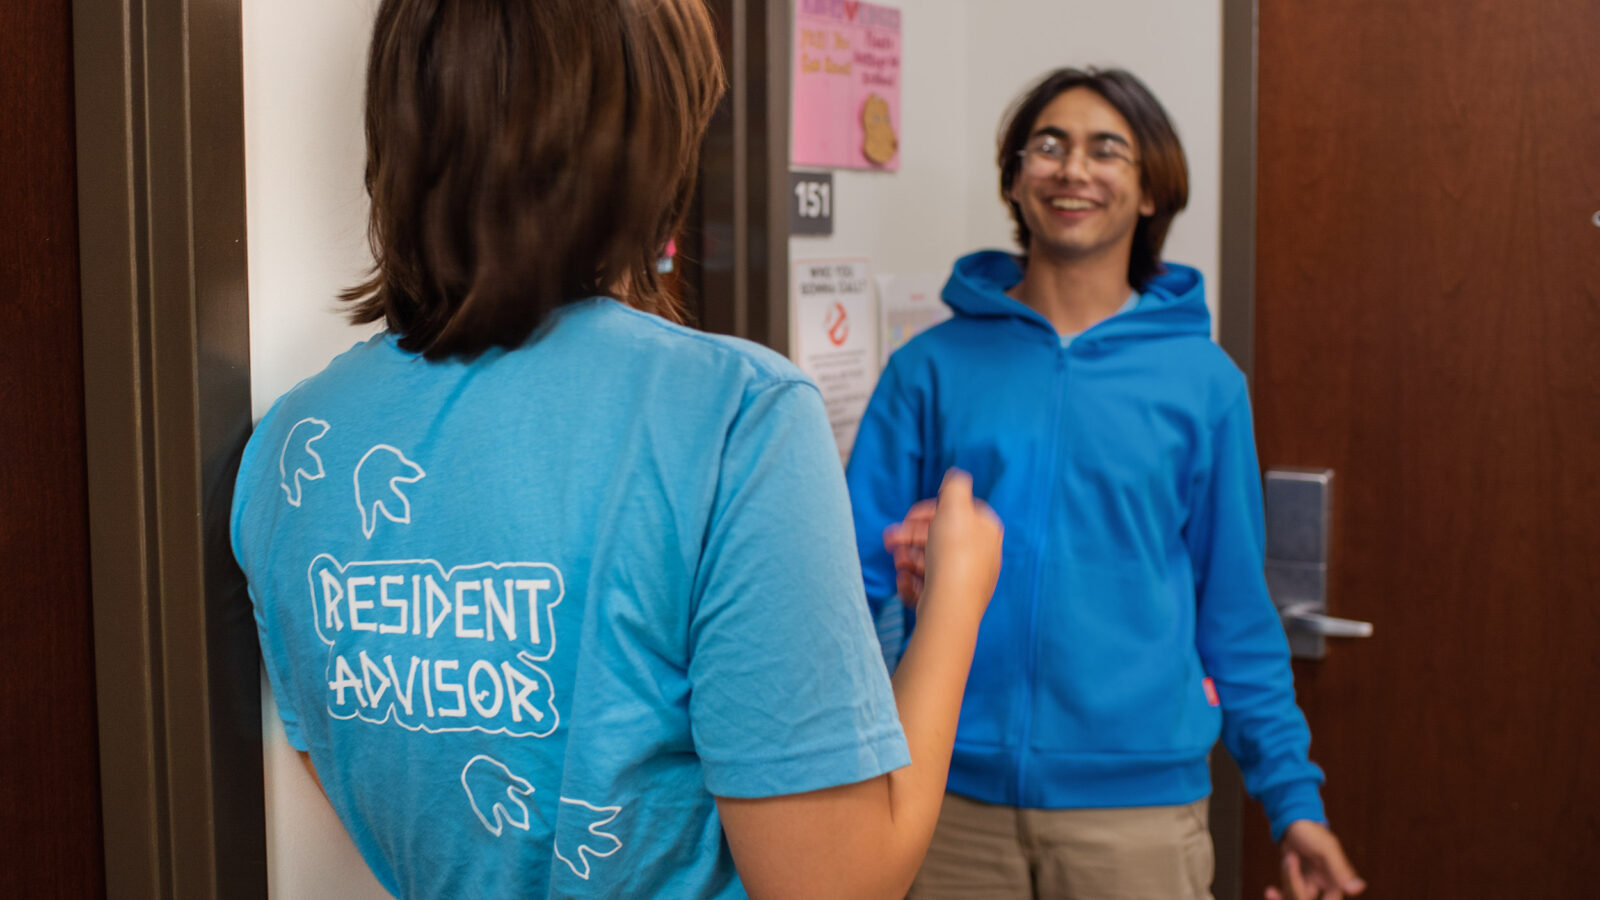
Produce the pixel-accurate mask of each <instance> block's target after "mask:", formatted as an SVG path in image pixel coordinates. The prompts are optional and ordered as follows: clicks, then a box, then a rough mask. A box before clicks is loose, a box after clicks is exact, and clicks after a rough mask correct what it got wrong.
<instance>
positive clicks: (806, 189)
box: [789, 172, 833, 237]
mask: <svg viewBox="0 0 1600 900" xmlns="http://www.w3.org/2000/svg"><path fill="white" fill-rule="evenodd" d="M789 233H790V234H800V235H807V236H812V237H815V236H818V235H824V236H825V235H830V234H833V173H832V172H790V173H789Z"/></svg>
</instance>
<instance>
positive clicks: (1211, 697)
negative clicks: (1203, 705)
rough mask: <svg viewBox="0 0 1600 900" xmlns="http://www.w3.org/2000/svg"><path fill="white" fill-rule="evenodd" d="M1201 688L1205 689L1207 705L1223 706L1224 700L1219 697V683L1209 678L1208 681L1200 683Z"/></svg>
mask: <svg viewBox="0 0 1600 900" xmlns="http://www.w3.org/2000/svg"><path fill="white" fill-rule="evenodd" d="M1200 686H1201V687H1203V688H1205V691H1206V702H1207V703H1209V704H1211V705H1212V706H1221V705H1222V698H1221V697H1218V696H1217V683H1216V682H1215V681H1212V680H1211V679H1210V678H1207V679H1206V680H1204V681H1202V682H1200Z"/></svg>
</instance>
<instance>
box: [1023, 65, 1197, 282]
mask: <svg viewBox="0 0 1600 900" xmlns="http://www.w3.org/2000/svg"><path fill="white" fill-rule="evenodd" d="M1079 87H1082V88H1088V89H1089V90H1091V91H1094V92H1095V93H1096V94H1099V95H1100V96H1101V97H1103V98H1105V101H1106V102H1107V103H1109V104H1111V106H1112V108H1113V109H1115V110H1116V111H1117V112H1118V113H1120V114H1121V115H1122V117H1123V118H1124V119H1126V120H1128V126H1129V127H1130V128H1132V129H1133V135H1134V137H1135V138H1136V139H1137V140H1138V142H1139V148H1138V150H1139V186H1140V187H1141V188H1143V190H1144V193H1145V196H1146V197H1149V198H1150V201H1151V203H1152V204H1153V205H1154V206H1155V213H1154V214H1153V215H1149V216H1140V217H1139V224H1138V225H1137V226H1135V228H1134V232H1133V252H1132V255H1131V256H1130V257H1129V259H1128V283H1129V284H1131V285H1133V286H1134V287H1135V288H1137V289H1139V290H1141V291H1142V290H1144V289H1145V287H1146V286H1147V285H1148V284H1149V283H1150V279H1151V278H1154V277H1155V276H1156V275H1157V274H1158V273H1160V271H1161V245H1162V244H1164V243H1166V240H1167V229H1169V228H1170V227H1172V219H1173V217H1174V216H1176V215H1177V214H1178V213H1179V211H1181V210H1182V209H1183V208H1184V206H1186V205H1187V204H1188V202H1189V163H1188V161H1187V160H1186V159H1185V157H1184V155H1183V144H1182V143H1180V142H1179V141H1178V132H1177V131H1176V130H1175V129H1174V128H1173V127H1172V121H1171V120H1170V119H1168V118H1167V111H1166V110H1165V109H1163V108H1162V107H1161V102H1160V101H1158V100H1157V99H1156V98H1155V95H1154V94H1152V93H1150V89H1149V88H1147V87H1145V86H1144V82H1142V81H1140V80H1139V79H1137V78H1135V77H1134V76H1133V75H1132V74H1130V73H1128V72H1125V71H1123V70H1122V69H1094V68H1090V69H1057V70H1056V71H1054V72H1051V73H1050V74H1048V75H1046V76H1045V77H1044V78H1042V79H1040V80H1039V82H1038V83H1037V84H1035V85H1034V86H1033V87H1031V88H1029V89H1028V90H1027V91H1025V92H1024V93H1023V94H1022V95H1021V96H1020V97H1018V98H1017V99H1016V100H1015V101H1013V102H1012V104H1011V109H1010V110H1008V111H1007V112H1006V116H1005V119H1004V121H1003V122H1002V123H1001V125H1000V137H999V142H998V143H999V146H1000V152H999V159H998V161H999V163H1000V199H1001V200H1003V201H1004V202H1005V203H1006V205H1007V207H1009V208H1010V210H1011V220H1012V221H1013V222H1015V223H1016V226H1017V230H1016V237H1017V244H1018V245H1020V246H1021V247H1022V252H1023V255H1024V256H1026V255H1027V253H1028V245H1029V243H1030V242H1031V241H1032V239H1033V233H1032V232H1031V231H1030V230H1029V229H1028V224H1027V223H1026V222H1025V221H1023V219H1022V210H1021V209H1019V208H1018V207H1017V204H1016V202H1015V201H1013V200H1012V199H1011V186H1012V184H1014V183H1015V182H1016V180H1017V173H1018V172H1019V171H1021V169H1022V157H1021V156H1019V155H1018V151H1020V150H1022V148H1023V146H1024V145H1026V144H1027V143H1028V136H1029V134H1030V133H1031V132H1032V130H1033V123H1034V122H1035V121H1037V120H1038V118H1039V114H1040V113H1042V112H1044V108H1045V107H1046V106H1049V105H1050V101H1052V100H1054V99H1055V98H1056V97H1058V96H1060V95H1061V94H1064V93H1066V92H1067V91H1070V90H1072V89H1073V88H1079Z"/></svg>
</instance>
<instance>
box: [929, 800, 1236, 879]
mask: <svg viewBox="0 0 1600 900" xmlns="http://www.w3.org/2000/svg"><path fill="white" fill-rule="evenodd" d="M1209 807H1210V801H1209V799H1201V800H1196V801H1195V802H1193V803H1187V804H1184V805H1182V806H1143V807H1130V808H1127V809H1017V808H1016V807H1012V806H995V805H992V804H989V803H979V802H978V801H976V800H969V799H967V798H966V797H961V796H958V795H956V794H945V797H944V807H943V809H942V810H941V811H940V813H939V826H938V828H937V829H936V830H935V831H934V834H933V845H932V846H931V847H929V848H928V858H927V860H925V861H924V862H923V864H922V871H920V872H919V873H918V874H917V880H916V882H915V883H914V884H912V886H911V893H910V894H908V895H907V897H908V898H909V900H956V898H962V900H965V898H981V900H1032V898H1041V900H1057V898H1060V900H1211V877H1212V874H1213V869H1214V867H1215V861H1214V858H1213V856H1212V850H1211V832H1210V830H1209V828H1208V826H1207V811H1208V809H1209Z"/></svg>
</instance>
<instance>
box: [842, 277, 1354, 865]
mask: <svg viewBox="0 0 1600 900" xmlns="http://www.w3.org/2000/svg"><path fill="white" fill-rule="evenodd" d="M1021 279H1022V270H1021V268H1020V267H1019V265H1018V263H1017V261H1016V259H1014V258H1013V257H1011V256H1009V255H1007V254H1004V253H999V252H994V251H989V252H983V253H976V254H973V255H971V256H968V257H965V258H964V259H962V260H960V261H959V262H957V264H956V267H955V272H954V274H952V275H951V277H950V281H949V283H948V284H947V285H946V286H945V289H944V299H945V302H946V303H948V304H949V305H950V306H951V307H952V308H953V309H954V310H955V313H956V315H955V317H954V318H952V319H950V320H948V321H946V322H944V323H942V324H940V325H938V326H936V327H934V328H931V329H929V330H928V331H926V332H924V333H923V334H921V335H919V336H918V337H917V338H915V339H914V340H912V341H911V342H910V343H908V344H907V345H906V346H905V347H903V348H901V349H900V350H899V351H898V352H896V353H895V354H894V355H893V357H892V358H891V359H890V360H889V364H888V367H887V368H886V369H885V371H884V373H883V377H882V379H881V380H880V381H879V383H878V387H877V389H876V390H875V391H874V393H873V396H872V401H871V403H870V404H869V405H868V407H867V411H866V414H865V416H864V417H863V419H862V422H861V429H860V432H859V433H858V435H857V437H856V442H855V447H854V450H853V452H852V454H851V457H850V466H849V483H850V496H851V501H852V504H853V506H854V509H855V525H856V537H857V543H858V545H859V550H860V553H861V559H862V569H863V573H864V577H865V581H866V588H867V595H868V597H869V598H871V602H872V603H873V605H874V613H875V614H876V613H881V612H883V611H884V607H885V605H886V604H891V603H894V599H893V598H894V596H895V574H894V563H893V561H892V559H891V558H890V556H889V554H888V553H887V552H885V551H884V549H883V538H882V534H883V529H884V528H885V526H887V525H890V524H892V523H894V522H898V521H900V519H901V518H903V517H904V515H905V513H906V510H907V509H908V508H909V507H910V506H911V505H912V504H913V503H914V502H916V501H917V500H920V499H922V498H925V497H932V496H934V495H935V494H936V493H937V491H938V487H939V482H940V480H941V479H942V477H943V475H944V472H945V470H946V469H948V468H950V467H951V466H959V467H960V468H962V469H965V470H966V471H968V472H970V473H972V478H973V490H974V493H975V494H976V495H977V496H979V497H982V498H984V499H985V500H987V501H988V502H989V504H990V505H991V506H993V507H994V509H995V510H996V512H998V513H999V515H1000V518H1001V520H1002V521H1003V522H1004V523H1005V526H1006V539H1005V551H1004V558H1003V564H1002V567H1001V572H1000V583H999V587H998V588H997V589H996V590H995V594H994V600H993V601H992V602H991V603H990V605H989V609H988V612H987V613H986V614H985V616H984V619H983V624H982V626H981V628H980V630H979V634H978V646H977V653H976V656H975V658H974V660H973V665H972V674H971V676H970V678H969V679H968V682H967V693H966V697H965V698H964V700H963V701H962V706H961V724H960V727H959V729H958V730H957V733H956V745H955V755H954V759H953V760H952V763H951V767H950V782H949V787H950V790H952V791H954V792H955V793H958V794H962V795H965V796H968V797H972V798H975V799H978V800H982V801H986V802H989V803H1001V804H1007V805H1011V806H1021V807H1028V808H1044V809H1070V808H1096V807H1101V808H1104V807H1129V806H1151V805H1161V804H1179V803H1188V802H1192V801H1194V800H1198V799H1199V798H1201V797H1204V796H1206V795H1208V794H1209V793H1210V790H1211V782H1210V770H1209V767H1208V765H1207V762H1206V754H1207V752H1208V751H1210V749H1211V747H1212V746H1213V745H1214V744H1215V742H1216V740H1217V735H1218V731H1219V729H1220V731H1221V734H1222V738H1223V740H1224V742H1225V743H1226V744H1227V747H1228V749H1229V751H1231V752H1232V754H1233V756H1234V758H1235V759H1236V760H1237V761H1238V762H1239V764H1240V767H1241V768H1242V769H1243V771H1244V776H1245V786H1246V788H1247V789H1248V790H1249V792H1250V793H1251V795H1253V796H1255V797H1256V798H1257V799H1259V800H1260V801H1261V802H1262V803H1263V805H1265V807H1266V810H1267V815H1268V816H1269V817H1270V819H1271V821H1272V832H1273V837H1274V838H1279V837H1281V836H1282V834H1283V831H1284V829H1286V828H1287V827H1288V825H1289V823H1291V822H1293V821H1295V820H1297V819H1312V820H1316V821H1322V820H1323V808H1322V800H1321V797H1320V794H1319V791H1318V786H1319V785H1320V784H1321V782H1322V772H1321V770H1319V769H1318V768H1317V767H1316V766H1315V765H1313V764H1312V763H1311V762H1310V760H1309V759H1308V758H1307V750H1308V747H1309V744H1310V740H1311V736H1310V732H1309V730H1308V729H1307V727H1306V722H1305V717H1304V716H1302V715H1301V713H1300V710H1299V708H1298V707H1297V706H1296V705H1295V700H1294V684H1293V677H1292V674H1291V671H1290V668H1289V649H1288V642H1287V640H1286V639H1285V637H1284V633H1283V627H1282V625H1280V624H1279V620H1278V616H1277V613H1276V612H1275V611H1274V609H1273V606H1272V602H1271V600H1270V599H1269V598H1268V596H1267V590H1266V583H1265V580H1264V577H1263V574H1262V570H1263V534H1262V531H1263V529H1262V517H1261V481H1260V477H1261V476H1260V469H1259V468H1258V466H1257V462H1256V452H1255V440H1254V437H1253V434H1252V429H1251V419H1250V404H1249V397H1248V393H1247V390H1246V385H1245V380H1244V376H1243V375H1242V374H1241V373H1240V372H1239V370H1238V369H1237V368H1236V367H1235V366H1234V365H1233V363H1232V362H1231V361H1230V360H1229V359H1228V357H1227V356H1226V355H1225V354H1224V353H1223V352H1222V350H1221V349H1220V348H1219V347H1217V345H1216V344H1215V343H1213V342H1212V341H1211V334H1210V327H1211V325H1210V315H1209V313H1208V312H1207V310H1206V305H1205V289H1204V286H1203V284H1202V282H1201V278H1200V273H1199V272H1197V271H1195V270H1194V269H1191V268H1188V267H1186V266H1179V265H1171V264H1169V265H1168V266H1167V267H1166V270H1165V271H1164V272H1163V273H1162V274H1161V275H1159V276H1157V277H1156V278H1155V279H1154V280H1153V282H1152V283H1151V284H1150V285H1149V287H1148V289H1147V290H1146V291H1145V292H1144V294H1143V295H1142V296H1141V297H1140V298H1139V302H1138V304H1137V305H1136V306H1135V307H1134V308H1132V309H1130V310H1128V311H1126V312H1123V313H1120V314H1118V315H1115V316H1112V317H1111V318H1109V319H1106V320H1105V321H1103V322H1101V323H1100V324H1098V325H1096V326H1094V327H1093V328H1091V329H1089V330H1088V331H1086V332H1084V333H1083V334H1082V335H1080V336H1079V337H1077V338H1076V339H1075V340H1074V341H1072V342H1071V343H1070V344H1069V345H1068V346H1065V347H1064V346H1062V342H1061V340H1060V337H1059V336H1058V335H1057V333H1056V330H1055V328H1054V327H1053V326H1052V325H1051V324H1050V322H1049V321H1048V320H1047V319H1045V318H1044V317H1043V316H1042V315H1040V314H1039V313H1038V312H1036V311H1034V310H1033V309H1031V308H1029V307H1028V306H1026V305H1025V304H1023V303H1021V302H1018V301H1017V300H1014V299H1012V298H1010V297H1008V296H1006V293H1005V292H1006V291H1007V290H1008V289H1010V288H1011V287H1013V286H1014V285H1016V284H1017V283H1018V282H1019V281H1020V280H1021ZM1207 678H1209V679H1211V682H1212V683H1213V685H1214V688H1215V691H1214V693H1213V692H1212V691H1210V690H1208V686H1207V685H1206V679H1207ZM1218 703H1220V707H1219V706H1218Z"/></svg>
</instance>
